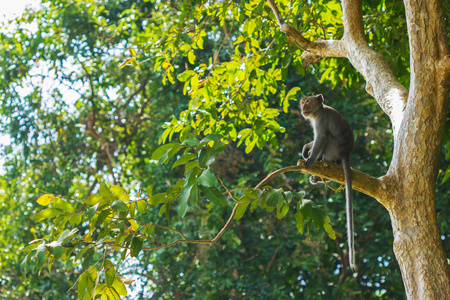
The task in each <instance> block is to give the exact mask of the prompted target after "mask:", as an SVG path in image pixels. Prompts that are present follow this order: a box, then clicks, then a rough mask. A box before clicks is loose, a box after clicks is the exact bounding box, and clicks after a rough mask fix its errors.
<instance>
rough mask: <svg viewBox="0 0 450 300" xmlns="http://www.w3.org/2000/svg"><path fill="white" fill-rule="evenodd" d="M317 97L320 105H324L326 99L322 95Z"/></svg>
mask: <svg viewBox="0 0 450 300" xmlns="http://www.w3.org/2000/svg"><path fill="white" fill-rule="evenodd" d="M316 97H317V99H318V100H319V101H320V103H323V101H324V99H323V95H322V94H319V95H316Z"/></svg>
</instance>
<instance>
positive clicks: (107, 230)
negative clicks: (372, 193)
mask: <svg viewBox="0 0 450 300" xmlns="http://www.w3.org/2000/svg"><path fill="white" fill-rule="evenodd" d="M269 2H271V1H228V2H224V1H184V0H183V1H178V0H176V1H168V2H164V1H163V2H161V1H154V0H149V1H142V0H140V1H106V0H104V1H102V0H76V1H73V0H70V1H69V0H44V1H42V6H41V8H40V9H39V10H36V11H32V10H29V11H27V12H26V13H25V14H24V15H23V16H22V17H20V18H18V19H17V20H15V21H13V22H11V23H9V24H6V25H5V26H4V30H2V32H1V43H0V89H1V94H0V97H1V98H0V99H1V105H0V115H1V119H2V124H1V125H0V131H1V133H2V134H7V135H8V137H9V139H10V142H9V144H7V145H3V146H2V147H1V149H0V151H1V156H2V158H3V161H4V164H3V169H4V172H3V174H2V175H1V181H0V186H1V193H0V216H1V217H0V218H1V222H0V236H1V239H0V241H1V242H0V243H1V246H0V247H1V250H2V251H0V299H2V298H4V299H24V298H28V299H34V298H40V299H92V298H93V297H94V296H100V297H102V298H101V299H120V296H126V295H127V297H128V298H129V299H141V298H144V299H146V298H155V299H159V298H161V299H163V298H186V297H196V298H206V299H209V298H220V297H229V298H245V299H261V298H267V299H269V298H282V299H284V298H295V299H323V298H328V299H329V298H332V299H338V298H345V299H348V298H355V299H372V298H381V299H401V298H405V290H404V287H403V282H402V274H401V272H400V269H399V266H398V263H397V261H396V259H395V256H394V253H393V250H392V248H393V236H392V227H391V220H390V217H389V214H388V213H387V212H386V209H385V208H384V207H383V206H382V205H381V204H380V203H378V202H377V201H374V199H372V198H371V197H369V196H367V195H365V194H364V193H360V192H354V199H355V213H354V215H355V228H356V237H355V241H356V251H357V265H358V268H359V272H358V274H352V272H350V270H348V269H347V267H348V262H347V258H346V251H347V250H346V249H347V248H346V242H345V236H346V232H345V231H346V229H345V201H344V195H343V193H342V192H341V191H342V188H340V185H339V184H337V183H329V184H327V185H326V186H324V185H320V186H310V185H309V184H308V177H307V176H306V175H305V174H302V173H300V172H299V171H300V167H296V165H297V160H298V159H299V158H300V156H299V152H300V151H301V147H302V146H303V144H305V143H306V142H309V141H311V140H312V130H311V128H310V125H309V124H307V123H306V122H305V121H304V120H303V119H302V118H301V115H300V112H299V108H298V100H299V99H301V98H302V97H303V96H305V95H309V94H312V93H322V94H324V95H325V101H326V102H327V103H328V104H330V105H331V106H333V107H334V108H336V109H337V110H338V111H340V112H341V113H342V114H343V115H344V116H345V117H346V118H347V119H348V120H349V122H350V124H351V125H352V128H353V130H354V133H355V138H356V140H355V149H354V152H353V154H352V157H351V164H352V167H353V168H355V169H357V170H358V171H361V172H364V173H366V174H370V175H371V176H374V177H378V176H382V175H384V174H385V173H386V172H387V171H388V169H389V163H390V161H391V158H392V155H393V154H392V148H393V135H394V129H395V128H394V127H393V125H392V124H391V122H390V119H389V118H388V116H387V115H386V114H385V113H384V112H383V110H382V109H381V108H380V106H379V105H378V104H377V102H376V100H375V99H374V98H373V97H371V96H370V95H369V94H368V93H367V92H366V91H365V89H366V88H367V90H370V87H369V88H368V87H367V86H366V81H365V80H364V77H363V76H362V75H361V73H359V72H358V71H356V70H355V69H354V68H353V66H352V63H351V61H349V60H347V59H340V58H323V57H309V58H307V59H305V55H304V54H303V53H305V52H304V50H307V49H304V47H303V46H302V45H301V44H299V43H298V42H296V41H295V40H294V39H292V38H290V37H289V36H288V35H286V34H285V33H283V32H282V31H281V30H280V29H279V21H278V20H277V18H276V16H275V15H274V11H273V9H272V7H271V6H270V5H269V4H270V3H269ZM276 5H277V8H278V10H279V12H280V14H281V15H282V16H283V18H284V22H286V23H287V24H290V25H292V26H293V27H295V28H296V29H297V30H298V31H300V32H301V33H302V35H303V36H304V37H306V38H307V39H309V40H312V41H316V40H319V41H320V40H321V39H323V40H330V39H331V40H339V39H341V38H342V37H343V35H344V29H343V13H342V9H341V5H340V3H339V2H337V1H328V0H318V1H314V2H308V1H296V0H294V1H284V0H280V1H277V2H276ZM449 6H450V3H449V1H447V0H444V1H443V2H442V10H443V11H444V15H445V16H446V17H445V21H446V23H445V26H446V29H447V37H448V36H449V33H450V22H449V19H448V18H449V17H448V16H450V10H449ZM362 12H363V25H364V30H365V33H366V38H367V41H368V44H369V46H370V47H371V48H372V49H374V50H375V51H377V52H379V53H381V54H382V55H383V57H384V58H385V60H386V62H387V64H388V65H389V66H390V67H391V69H392V72H393V73H394V74H395V76H396V78H397V79H398V81H399V83H400V84H401V85H403V86H404V87H406V88H409V87H410V84H411V83H410V80H411V79H410V78H411V77H410V72H411V70H410V47H409V44H408V34H407V32H408V31H407V24H406V14H405V6H404V4H403V3H402V2H399V1H381V0H378V1H365V2H364V3H363V4H362ZM302 54H303V57H302ZM302 58H303V60H302ZM449 122H450V121H449V118H447V124H448V123H449ZM394 125H395V124H394ZM449 146H450V139H449V136H448V130H447V131H446V132H445V137H444V145H443V151H442V155H441V157H440V158H436V159H437V161H438V163H439V164H440V172H439V174H438V184H437V186H436V190H437V191H438V192H437V194H436V213H437V222H438V225H439V230H440V233H441V235H440V236H441V239H442V241H443V245H444V250H445V251H446V252H447V253H448V251H449V250H450V244H449V242H448V241H449V237H450V236H449V234H448V232H449V228H448V221H447V220H448V219H449V216H450V211H449V206H448V205H447V204H448V202H447V200H446V199H448V196H449V193H450V191H449V189H448V184H445V181H446V180H447V179H448V177H450V171H449V157H450V156H449V155H450V154H449V151H448V149H449ZM288 166H293V167H292V171H296V172H286V173H283V174H281V175H279V176H276V177H273V178H271V180H270V181H263V180H264V178H267V176H268V175H269V174H270V173H271V172H273V171H276V170H278V169H281V168H283V167H288ZM236 204H238V205H236ZM36 274H37V275H39V276H35V275H36ZM107 297H109V298H107ZM128 298H127V299H128Z"/></svg>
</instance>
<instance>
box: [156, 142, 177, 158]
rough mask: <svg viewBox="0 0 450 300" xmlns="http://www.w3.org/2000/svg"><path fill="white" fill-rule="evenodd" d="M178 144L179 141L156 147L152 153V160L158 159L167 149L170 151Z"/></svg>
mask: <svg viewBox="0 0 450 300" xmlns="http://www.w3.org/2000/svg"><path fill="white" fill-rule="evenodd" d="M177 145H180V144H179V143H169V144H165V145H162V146H160V147H158V148H157V149H156V150H155V151H154V152H153V154H152V159H153V160H160V159H161V157H162V156H163V155H164V154H165V153H166V152H168V151H170V150H171V149H172V148H173V147H175V146H177Z"/></svg>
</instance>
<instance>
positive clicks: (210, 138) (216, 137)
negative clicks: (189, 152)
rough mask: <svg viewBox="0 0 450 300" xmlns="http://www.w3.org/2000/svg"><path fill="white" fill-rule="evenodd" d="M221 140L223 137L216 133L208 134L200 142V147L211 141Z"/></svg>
mask: <svg viewBox="0 0 450 300" xmlns="http://www.w3.org/2000/svg"><path fill="white" fill-rule="evenodd" d="M222 138H223V135H221V134H218V133H213V134H208V135H207V136H205V137H204V138H203V139H202V140H201V141H200V145H204V144H206V143H209V142H211V141H218V140H220V139H222Z"/></svg>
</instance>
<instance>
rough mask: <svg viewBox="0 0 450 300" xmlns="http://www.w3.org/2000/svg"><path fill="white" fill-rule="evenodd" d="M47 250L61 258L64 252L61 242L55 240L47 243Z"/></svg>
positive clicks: (56, 257)
mask: <svg viewBox="0 0 450 300" xmlns="http://www.w3.org/2000/svg"><path fill="white" fill-rule="evenodd" d="M46 246H47V250H48V251H49V252H50V253H51V254H52V255H53V256H54V257H55V259H60V258H61V255H62V253H63V247H62V244H61V242H58V241H53V242H51V243H49V244H47V245H46Z"/></svg>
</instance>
